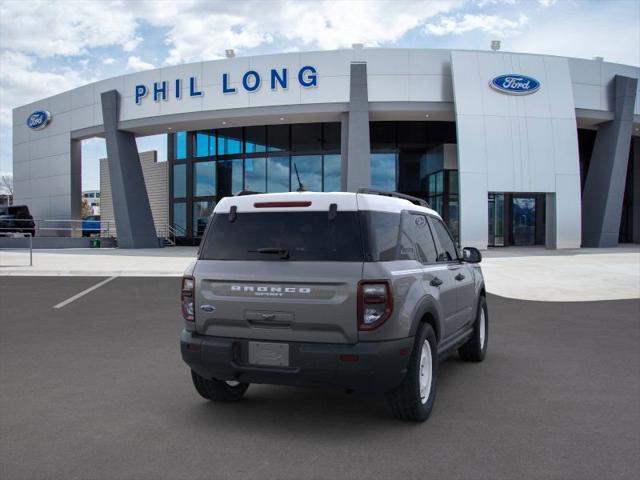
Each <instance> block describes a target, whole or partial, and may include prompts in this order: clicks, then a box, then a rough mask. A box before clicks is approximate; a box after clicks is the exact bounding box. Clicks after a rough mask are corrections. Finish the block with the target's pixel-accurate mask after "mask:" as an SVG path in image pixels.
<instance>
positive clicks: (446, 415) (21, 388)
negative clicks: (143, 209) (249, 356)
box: [0, 277, 640, 480]
mask: <svg viewBox="0 0 640 480" xmlns="http://www.w3.org/2000/svg"><path fill="white" fill-rule="evenodd" d="M100 281H101V279H100V278H96V277H94V278H83V277H48V278H34V277H22V278H7V277H4V278H0V312H1V315H0V478H2V479H30V480H32V479H45V478H46V479H165V478H166V479H200V478H203V479H204V478H207V479H211V478H256V479H288V478H291V479H312V478H313V479H315V478H317V479H333V478H366V479H373V478H376V479H377V478H384V479H393V478H403V479H413V478H447V479H450V478H461V479H483V478H486V479H499V478H500V479H501V478H504V479H513V478H532V479H540V478H558V479H568V478H576V479H588V478H638V475H640V455H639V454H640V300H620V301H607V302H585V303H545V302H530V301H516V300H509V299H504V298H501V297H496V296H490V297H489V299H488V303H489V310H490V318H491V324H490V325H491V334H490V340H489V342H490V343H489V353H488V356H487V359H486V361H485V362H483V363H481V364H473V365H471V364H466V363H463V362H461V361H459V360H457V358H454V357H452V358H451V359H449V360H447V361H445V362H444V363H443V364H441V368H440V376H439V383H438V398H437V400H436V406H435V410H434V412H433V414H432V416H431V418H430V420H429V421H428V422H427V423H425V424H419V425H418V424H410V423H403V422H399V421H396V420H393V419H391V418H389V417H387V415H386V413H385V411H384V408H383V404H382V401H381V399H379V398H376V397H371V396H365V395H357V394H356V395H347V394H345V393H342V392H326V391H318V390H305V389H294V388H287V387H274V386H261V385H253V386H251V388H250V389H249V391H248V393H247V396H246V397H245V399H243V401H241V402H240V403H237V404H232V405H227V404H224V405H220V404H211V403H208V402H206V401H204V400H203V399H201V398H200V397H199V396H198V395H197V394H196V393H195V391H194V389H193V387H192V385H191V380H190V378H189V375H188V370H187V367H186V366H185V365H184V364H183V363H182V361H181V358H180V353H179V345H178V339H179V332H180V329H181V319H180V314H179V306H178V288H179V279H178V278H131V277H130V278H117V279H115V280H113V281H110V282H108V283H106V284H104V285H103V286H101V287H100V288H98V289H96V290H94V291H93V292H91V293H89V294H87V295H85V296H83V297H81V298H79V299H78V300H76V301H74V302H71V303H69V304H67V305H65V306H63V307H62V308H59V309H54V308H53V306H54V305H56V304H59V303H60V302H62V301H63V300H65V299H67V298H69V297H71V296H73V295H75V294H77V293H78V292H80V291H82V290H84V289H86V288H87V287H90V286H92V285H95V284H96V283H98V282H100Z"/></svg>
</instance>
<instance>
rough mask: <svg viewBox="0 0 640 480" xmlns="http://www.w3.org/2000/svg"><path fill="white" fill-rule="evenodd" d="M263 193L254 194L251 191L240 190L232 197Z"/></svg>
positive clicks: (254, 193) (256, 193) (255, 193)
mask: <svg viewBox="0 0 640 480" xmlns="http://www.w3.org/2000/svg"><path fill="white" fill-rule="evenodd" d="M261 193H263V192H254V191H253V190H242V191H240V192H238V193H236V194H235V195H234V197H244V196H245V195H260V194H261Z"/></svg>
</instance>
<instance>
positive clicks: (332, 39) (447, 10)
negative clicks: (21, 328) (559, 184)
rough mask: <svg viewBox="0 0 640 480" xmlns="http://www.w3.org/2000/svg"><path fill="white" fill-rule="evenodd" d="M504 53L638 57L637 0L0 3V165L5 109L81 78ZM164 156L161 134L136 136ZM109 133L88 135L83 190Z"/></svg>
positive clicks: (8, 164) (1, 167)
mask: <svg viewBox="0 0 640 480" xmlns="http://www.w3.org/2000/svg"><path fill="white" fill-rule="evenodd" d="M491 40H501V42H502V50H503V51H509V52H524V53H542V54H551V55H561V56H570V57H580V58H593V57H595V56H600V57H604V59H605V60H606V61H610V62H616V63H624V64H630V65H636V66H639V65H640V0H412V1H407V0H391V1H388V0H384V1H383V0H380V1H377V0H366V1H365V0H236V1H229V0H225V1H218V0H155V1H146V0H100V1H94V0H73V1H69V0H67V1H64V0H61V1H51V0H49V1H44V0H38V1H29V0H0V173H1V174H10V173H11V172H12V145H11V135H12V133H11V123H12V115H11V110H12V109H13V108H14V107H17V106H20V105H24V104H26V103H29V102H32V101H35V100H38V99H40V98H44V97H48V96H51V95H54V94H56V93H60V92H63V91H66V90H70V89H72V88H75V87H77V86H80V85H84V84H87V83H91V82H94V81H97V80H102V79H105V78H109V77H114V76H118V75H122V74H124V73H131V72H136V71H141V70H146V69H150V68H157V67H162V66H166V65H177V64H181V63H188V62H194V61H202V60H215V59H218V58H223V57H224V51H225V49H228V48H233V49H235V51H236V55H238V56H241V55H242V56H250V55H260V54H267V53H282V52H290V51H308V50H331V49H338V48H349V47H351V45H352V44H354V43H362V44H364V45H365V47H405V48H454V49H455V48H460V49H477V50H485V49H488V48H489V45H490V42H491ZM138 144H139V149H140V150H148V149H157V150H158V151H159V154H158V155H159V158H161V159H162V158H166V140H165V137H163V136H154V137H146V138H142V139H139V141H138ZM105 156H106V152H105V147H104V141H103V140H101V139H91V140H87V141H84V142H83V163H82V168H83V175H82V177H83V178H82V184H83V189H85V190H86V189H95V188H98V187H99V173H98V159H100V158H102V157H105Z"/></svg>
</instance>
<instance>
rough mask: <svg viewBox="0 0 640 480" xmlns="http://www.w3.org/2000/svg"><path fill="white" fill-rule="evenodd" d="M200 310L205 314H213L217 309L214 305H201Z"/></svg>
mask: <svg viewBox="0 0 640 480" xmlns="http://www.w3.org/2000/svg"><path fill="white" fill-rule="evenodd" d="M200 310H202V311H203V312H208V313H212V312H215V311H216V307H214V306H213V305H200Z"/></svg>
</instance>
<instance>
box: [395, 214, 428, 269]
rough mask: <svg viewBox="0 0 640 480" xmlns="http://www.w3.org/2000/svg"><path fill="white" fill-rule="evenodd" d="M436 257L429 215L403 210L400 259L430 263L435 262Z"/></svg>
mask: <svg viewBox="0 0 640 480" xmlns="http://www.w3.org/2000/svg"><path fill="white" fill-rule="evenodd" d="M436 257H437V254H436V246H435V244H434V243H433V238H432V237H431V231H430V230H429V224H428V223H427V217H425V216H424V215H419V214H413V213H409V212H403V213H402V231H401V235H400V255H399V259H400V260H417V261H419V262H421V263H430V262H435V261H436Z"/></svg>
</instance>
